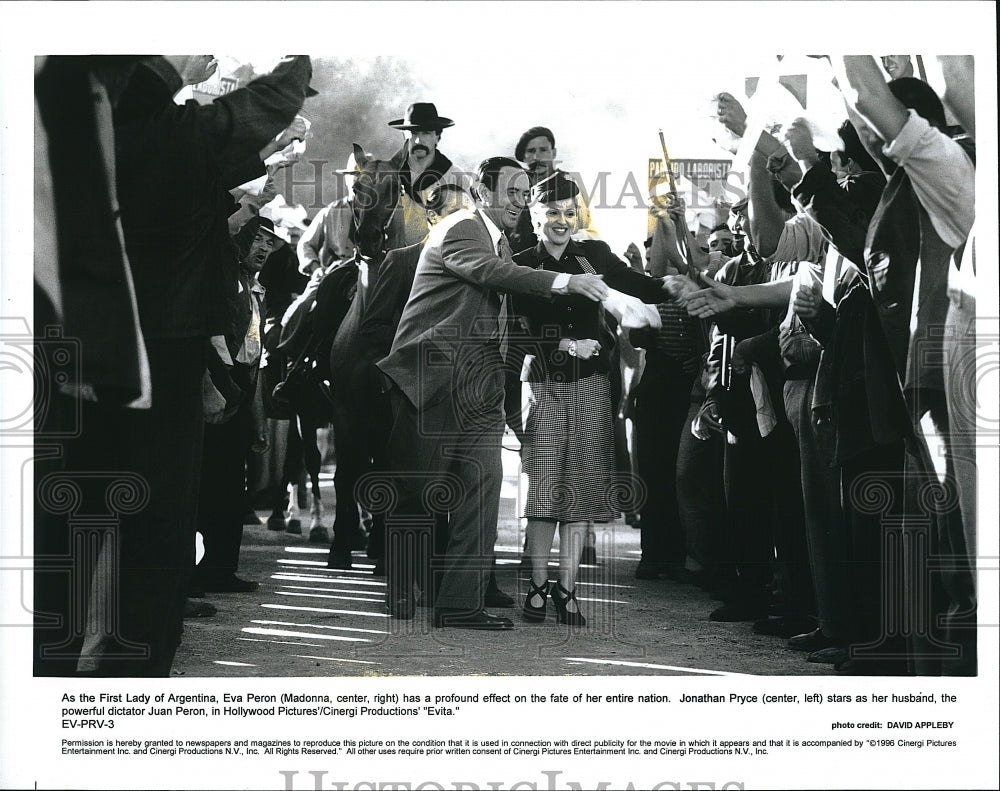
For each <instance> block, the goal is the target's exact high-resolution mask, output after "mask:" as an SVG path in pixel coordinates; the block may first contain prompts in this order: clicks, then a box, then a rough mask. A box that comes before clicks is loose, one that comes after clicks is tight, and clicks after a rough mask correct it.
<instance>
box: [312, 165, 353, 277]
mask: <svg viewBox="0 0 1000 791" xmlns="http://www.w3.org/2000/svg"><path fill="white" fill-rule="evenodd" d="M366 158H367V156H366ZM359 170H360V168H359V167H358V161H357V157H356V155H355V154H354V153H353V152H352V153H351V155H350V156H349V157H348V158H347V167H345V168H343V169H339V170H334V171H333V172H334V173H336V174H337V175H339V176H343V177H344V185H345V186H346V187H347V190H346V194H345V195H344V197H343V198H338V199H337V200H335V201H334V202H333V203H330V204H328V205H326V206H324V207H323V208H322V209H320V210H319V212H318V213H317V214H316V216H315V217H313V220H312V222H311V223H310V224H309V227H308V228H307V229H306V231H305V233H303V234H302V237H301V238H300V239H299V245H298V254H299V271H300V272H301V273H302V274H304V275H312V273H313V272H316V271H317V270H322V271H324V272H325V271H326V270H327V269H329V268H330V266H331V265H332V264H337V263H340V262H341V261H344V260H346V259H348V258H353V257H354V251H355V248H354V242H352V241H351V238H350V230H351V221H352V217H353V208H352V203H351V201H353V200H354V182H355V178H356V175H357V173H358V171H359Z"/></svg>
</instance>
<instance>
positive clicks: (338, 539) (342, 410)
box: [327, 396, 364, 568]
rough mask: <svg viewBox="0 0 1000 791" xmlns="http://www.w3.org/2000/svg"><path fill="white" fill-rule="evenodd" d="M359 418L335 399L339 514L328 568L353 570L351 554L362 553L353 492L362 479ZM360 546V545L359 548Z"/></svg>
mask: <svg viewBox="0 0 1000 791" xmlns="http://www.w3.org/2000/svg"><path fill="white" fill-rule="evenodd" d="M356 417H357V416H356V415H354V414H353V410H352V409H351V406H350V404H349V403H346V402H345V400H344V399H343V398H340V397H337V396H335V397H334V404H333V444H334V452H335V453H336V455H337V467H336V471H335V473H334V476H333V486H334V491H335V493H336V508H337V513H336V517H335V518H334V522H333V542H332V543H331V544H330V556H329V561H328V563H327V566H328V567H330V568H350V567H351V550H352V549H363V548H364V543H363V542H361V541H359V537H360V534H361V529H360V519H359V517H358V504H357V501H356V500H355V496H354V489H355V487H356V486H357V483H358V478H359V477H360V475H361V444H360V441H359V439H360V437H359V431H358V426H357V425H356V422H355V420H356ZM359 544H360V545H359Z"/></svg>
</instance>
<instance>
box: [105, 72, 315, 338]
mask: <svg viewBox="0 0 1000 791" xmlns="http://www.w3.org/2000/svg"><path fill="white" fill-rule="evenodd" d="M311 75H312V66H311V65H310V62H309V58H308V57H305V56H298V57H295V58H293V59H291V60H289V61H285V62H283V63H281V64H280V65H279V66H278V67H277V68H275V69H274V71H273V72H272V73H270V74H268V75H265V76H263V77H258V78H257V79H256V80H254V81H253V82H251V83H250V84H249V85H247V86H246V87H245V88H241V89H239V90H236V91H233V92H232V93H229V94H227V95H225V96H221V97H219V98H218V99H216V100H215V101H214V102H212V103H211V104H208V105H200V104H198V102H196V101H193V100H192V101H189V102H186V103H185V104H184V105H177V104H175V103H174V101H173V95H174V93H175V92H176V91H177V90H178V89H179V88H180V87H181V86H180V78H179V77H178V76H177V73H176V72H175V71H174V70H173V68H172V67H170V66H169V64H167V63H166V61H164V60H163V59H162V58H153V59H150V60H148V61H145V62H144V63H143V64H142V65H141V66H139V67H138V68H137V69H136V71H135V73H134V75H133V77H132V79H131V81H130V82H129V85H128V86H127V88H126V89H125V91H124V93H123V95H122V97H121V100H120V102H119V104H118V107H117V109H116V111H115V135H116V149H117V159H118V190H119V198H120V200H121V208H122V225H123V227H124V230H125V244H126V249H127V251H128V256H129V261H130V264H131V267H132V273H133V278H134V280H135V288H136V297H137V300H138V303H139V316H140V319H141V321H142V329H143V333H144V335H145V336H146V337H147V338H151V339H157V338H190V337H198V336H211V335H223V334H228V333H232V332H233V329H234V327H233V323H234V316H235V307H236V283H237V278H238V262H237V255H236V249H235V246H234V245H233V243H232V241H231V239H230V236H229V229H228V226H227V222H226V220H227V217H228V216H229V214H230V213H232V210H233V209H234V208H235V207H234V204H233V202H232V198H231V197H230V195H229V192H228V190H229V189H231V188H233V187H235V186H237V185H239V184H240V183H242V182H244V181H246V180H248V179H249V178H252V177H253V176H254V175H257V174H260V173H263V172H264V167H263V163H262V162H261V161H260V159H259V151H260V150H261V149H262V148H263V147H264V146H265V145H266V144H267V143H268V142H269V141H270V140H272V139H274V137H275V136H276V135H277V134H278V133H279V132H281V130H282V129H284V128H285V127H286V126H288V124H289V123H290V122H291V121H292V119H293V118H294V117H295V113H296V112H298V110H299V108H300V107H301V106H302V101H303V99H304V98H305V90H306V88H307V86H308V84H309V78H310V77H311Z"/></svg>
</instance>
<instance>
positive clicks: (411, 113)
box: [386, 102, 469, 250]
mask: <svg viewBox="0 0 1000 791" xmlns="http://www.w3.org/2000/svg"><path fill="white" fill-rule="evenodd" d="M388 125H389V126H391V127H392V128H393V129H399V130H401V131H402V132H403V138H404V141H403V147H402V148H401V149H400V150H399V151H397V152H396V153H395V154H394V155H393V156H392V158H391V160H390V161H391V162H392V163H393V165H394V166H395V167H396V169H397V170H398V172H399V180H400V187H401V189H400V191H399V205H398V206H397V211H396V213H395V214H394V215H393V218H392V220H391V222H390V223H389V228H388V236H387V238H386V250H393V249H396V248H399V247H406V246H408V245H411V244H416V243H417V242H419V241H420V240H422V239H423V238H424V236H426V235H427V219H426V214H425V212H424V198H425V197H426V195H427V192H428V190H430V189H431V187H434V186H440V185H441V184H457V185H459V186H461V187H465V188H466V189H468V187H469V185H468V184H467V183H465V180H463V179H462V178H461V174H460V173H459V172H458V169H457V168H456V167H455V166H454V164H453V163H452V161H451V160H450V159H448V157H446V156H445V155H444V154H442V153H441V152H440V151H439V150H438V144H439V143H440V142H441V132H442V131H443V130H444V129H447V128H448V127H451V126H454V125H455V122H454V121H452V120H451V119H450V118H446V117H444V116H442V115H439V114H438V111H437V107H435V106H434V103H433V102H414V103H413V104H411V105H410V106H409V107H407V108H406V114H405V115H404V116H403V117H402V118H397V119H396V120H394V121H389V123H388Z"/></svg>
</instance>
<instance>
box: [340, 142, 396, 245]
mask: <svg viewBox="0 0 1000 791" xmlns="http://www.w3.org/2000/svg"><path fill="white" fill-rule="evenodd" d="M354 159H355V162H356V163H357V167H358V172H357V175H356V177H355V182H354V199H353V201H352V202H353V204H354V206H353V210H354V227H353V229H352V239H353V241H354V244H355V245H356V246H357V248H358V251H359V252H360V253H361V255H362V256H364V257H365V258H368V259H370V260H375V261H381V260H382V258H383V257H384V255H385V253H384V251H383V249H382V248H383V246H384V245H385V238H386V226H387V225H388V224H389V220H390V219H391V218H392V212H393V209H395V208H396V204H397V203H398V202H399V172H398V171H397V169H396V167H395V166H394V165H393V164H392V163H391V162H386V161H384V160H381V159H376V158H375V157H373V156H369V155H368V154H366V153H365V151H364V149H363V148H362V147H361V146H359V145H358V144H357V143H355V144H354Z"/></svg>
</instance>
